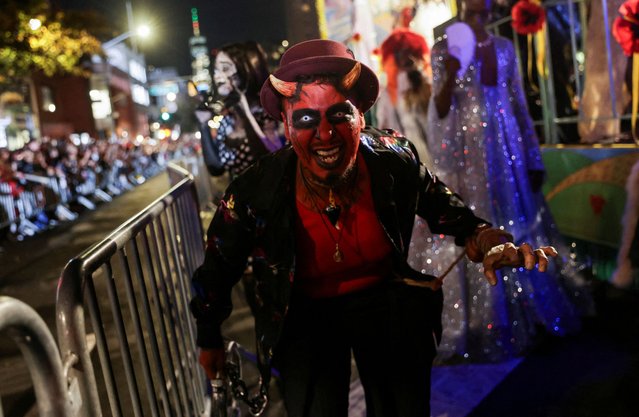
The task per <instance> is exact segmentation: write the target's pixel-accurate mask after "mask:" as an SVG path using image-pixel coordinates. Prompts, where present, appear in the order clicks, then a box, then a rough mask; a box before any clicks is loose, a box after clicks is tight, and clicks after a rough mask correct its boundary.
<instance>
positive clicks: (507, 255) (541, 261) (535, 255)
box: [483, 242, 557, 285]
mask: <svg viewBox="0 0 639 417" xmlns="http://www.w3.org/2000/svg"><path fill="white" fill-rule="evenodd" d="M548 256H551V257H553V258H554V257H555V256H557V250H556V249H555V248H553V247H552V246H541V247H539V248H537V249H533V247H532V246H531V245H530V244H528V243H522V244H521V245H519V246H515V245H514V244H513V243H510V242H508V243H503V244H501V245H497V246H495V247H493V248H492V249H491V250H490V251H488V253H487V254H486V256H484V261H483V264H484V275H485V276H486V279H488V282H489V283H490V285H496V284H497V274H496V273H495V270H496V269H499V268H502V267H504V266H512V267H520V266H523V267H524V268H526V269H528V270H532V269H534V268H535V265H537V269H538V270H539V271H540V272H545V271H546V269H547V268H548Z"/></svg>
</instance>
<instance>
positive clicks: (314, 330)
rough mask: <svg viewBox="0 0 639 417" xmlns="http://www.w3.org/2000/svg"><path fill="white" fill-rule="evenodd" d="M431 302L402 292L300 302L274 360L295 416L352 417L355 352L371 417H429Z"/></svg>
mask: <svg viewBox="0 0 639 417" xmlns="http://www.w3.org/2000/svg"><path fill="white" fill-rule="evenodd" d="M432 297H433V292H431V291H430V290H428V289H423V288H416V287H407V286H404V285H397V284H383V285H380V286H378V287H376V288H374V289H369V290H365V291H362V292H359V293H356V294H350V295H346V296H341V297H336V298H331V299H320V300H317V299H308V298H305V297H303V296H299V295H298V296H294V297H293V300H292V302H291V307H290V310H289V313H288V315H287V318H286V321H285V323H284V331H283V334H282V338H281V340H280V343H279V345H278V347H277V349H276V350H275V356H274V365H275V367H276V368H277V369H278V371H279V372H280V376H281V384H282V394H283V397H284V403H285V405H286V409H287V412H288V416H289V417H347V415H348V398H349V388H350V373H351V350H352V352H353V356H354V358H355V362H356V364H357V370H358V372H359V377H360V380H361V382H362V386H363V388H364V392H365V397H366V415H367V417H428V416H429V415H430V404H429V401H430V371H431V365H432V361H433V358H434V356H435V344H434V340H433V336H432V326H431V322H432V314H431V313H432Z"/></svg>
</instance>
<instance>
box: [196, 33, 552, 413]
mask: <svg viewBox="0 0 639 417" xmlns="http://www.w3.org/2000/svg"><path fill="white" fill-rule="evenodd" d="M378 91H379V85H378V80H377V77H376V76H375V74H374V73H373V72H372V71H371V70H370V69H369V68H368V67H366V66H364V65H362V64H361V63H360V62H358V61H357V60H355V58H354V57H353V54H352V52H351V51H350V50H348V49H347V48H346V47H345V46H344V45H343V44H341V43H338V42H334V41H330V40H310V41H306V42H302V43H299V44H297V45H294V46H293V47H291V48H290V49H289V50H288V51H287V52H286V53H285V54H284V55H283V56H282V59H281V62H280V67H279V68H278V69H277V70H276V71H275V73H274V74H272V75H271V76H270V77H269V79H268V80H267V81H266V82H265V83H264V85H263V87H262V90H261V102H262V105H263V106H264V109H265V110H266V112H268V113H269V114H270V115H271V116H273V117H274V118H276V119H279V120H282V122H283V124H284V132H285V135H286V138H287V139H288V141H289V143H290V145H289V146H285V147H284V148H283V149H281V150H280V151H278V152H275V153H272V154H269V155H267V156H265V157H263V158H261V159H260V160H259V161H258V162H256V163H255V164H253V165H252V166H251V167H250V168H248V169H247V170H246V171H244V172H243V173H242V174H241V175H239V176H238V177H237V178H236V179H235V180H234V181H233V182H232V183H231V184H230V186H229V187H228V189H227V190H226V192H225V195H224V199H223V204H221V206H220V208H219V209H218V210H217V212H216V213H215V216H214V218H213V220H212V222H211V224H210V226H209V229H208V233H207V234H208V243H207V249H206V253H205V260H204V262H203V264H202V265H201V266H200V267H199V268H198V269H197V270H196V272H195V273H194V275H193V279H192V283H193V288H194V293H195V296H194V298H193V299H192V301H191V311H192V313H193V315H194V316H195V318H196V321H197V327H198V339H197V344H198V346H199V347H200V356H199V360H200V364H201V365H202V366H203V368H204V370H205V371H206V373H207V375H208V376H209V378H216V377H218V372H223V371H224V360H225V359H224V358H225V353H224V349H223V338H222V335H221V332H220V325H221V323H222V321H224V320H225V319H226V318H227V317H228V316H229V314H230V312H231V309H232V305H231V303H230V292H231V288H232V287H233V286H234V285H235V283H237V281H238V280H239V278H240V277H241V275H242V272H243V271H244V267H245V265H246V262H247V258H248V257H249V255H251V256H252V257H253V274H254V285H255V287H254V288H253V289H252V291H251V293H252V295H253V296H254V297H255V299H254V300H253V303H252V306H253V314H254V317H255V330H256V340H257V347H256V351H257V357H258V365H259V368H260V371H261V373H262V383H263V386H262V389H261V392H262V393H265V392H266V390H267V388H265V387H268V382H269V380H270V377H271V367H274V368H276V369H277V370H278V372H279V375H280V378H279V382H280V383H281V385H280V388H281V390H282V394H283V399H284V404H285V407H286V410H287V413H288V415H289V416H290V417H298V416H327V417H346V416H347V414H348V397H349V385H350V372H351V352H352V354H353V356H354V358H355V362H356V364H357V368H358V373H359V377H360V379H361V382H362V385H363V387H364V391H365V398H366V408H367V415H369V416H373V415H374V416H386V417H391V416H392V417H396V416H415V417H417V416H420V417H423V416H428V415H429V409H430V405H429V399H430V393H429V392H430V370H431V364H432V360H433V358H434V355H435V340H438V339H439V336H440V335H441V321H440V315H441V309H442V292H441V289H440V287H441V281H439V280H438V279H436V278H435V277H432V276H427V275H423V274H421V273H420V272H417V271H415V270H412V269H411V268H409V267H408V264H407V263H406V257H407V251H408V243H409V242H410V238H411V236H410V235H411V229H412V226H413V221H414V217H415V214H418V215H419V216H421V217H423V218H424V219H426V220H427V221H428V224H429V226H430V227H431V228H432V230H433V231H435V232H437V233H442V234H448V235H452V236H454V237H455V239H456V241H457V243H458V244H459V245H460V246H465V247H466V250H467V255H468V256H469V257H470V258H471V259H473V260H475V261H477V262H483V266H484V271H485V275H486V278H487V279H488V281H489V282H491V283H495V280H496V278H495V277H496V276H495V269H496V268H500V267H502V266H522V267H525V268H527V269H534V268H535V267H536V266H535V265H536V264H537V265H538V268H539V269H540V270H543V269H545V268H546V267H547V265H548V256H554V254H555V252H554V249H553V248H552V247H542V248H538V249H534V248H533V247H531V246H530V245H528V244H522V245H520V246H519V247H517V246H514V245H513V244H512V243H511V241H512V237H511V236H510V235H509V234H508V233H506V232H504V231H502V230H498V229H493V228H491V227H490V225H488V224H486V222H485V221H484V220H482V219H481V218H479V217H476V216H475V215H474V214H473V213H472V211H471V210H470V209H469V208H468V207H466V206H465V205H464V203H463V202H462V201H461V199H460V198H459V196H458V195H456V194H455V193H454V192H453V191H451V190H449V189H448V188H447V187H446V185H445V184H443V183H441V182H440V181H439V180H438V179H437V177H435V176H433V175H432V174H431V173H430V172H429V171H428V169H426V167H424V166H423V165H421V164H420V162H419V158H418V156H417V155H416V153H415V148H414V146H413V145H412V144H411V143H410V141H408V140H407V139H406V138H404V137H402V136H400V135H398V134H396V133H395V132H393V131H382V130H378V129H375V128H373V127H365V122H364V113H365V112H366V111H367V110H368V109H370V108H371V106H372V105H373V104H374V102H375V100H376V99H377V95H378ZM249 304H251V302H249Z"/></svg>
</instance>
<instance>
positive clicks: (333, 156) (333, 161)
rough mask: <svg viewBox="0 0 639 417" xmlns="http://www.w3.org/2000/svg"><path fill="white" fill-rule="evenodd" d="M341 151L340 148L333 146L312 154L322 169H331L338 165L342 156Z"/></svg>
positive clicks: (317, 150)
mask: <svg viewBox="0 0 639 417" xmlns="http://www.w3.org/2000/svg"><path fill="white" fill-rule="evenodd" d="M341 151H342V147H341V146H335V147H332V148H327V149H316V150H315V151H314V153H315V157H316V158H317V161H318V163H319V165H321V166H324V167H333V166H335V165H338V164H339V162H340V160H341V156H342V152H341Z"/></svg>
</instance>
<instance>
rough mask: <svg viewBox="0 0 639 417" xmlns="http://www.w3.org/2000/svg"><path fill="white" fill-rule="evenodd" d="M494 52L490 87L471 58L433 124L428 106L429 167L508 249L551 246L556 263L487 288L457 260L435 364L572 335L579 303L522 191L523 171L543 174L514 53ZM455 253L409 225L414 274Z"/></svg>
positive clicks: (546, 223)
mask: <svg viewBox="0 0 639 417" xmlns="http://www.w3.org/2000/svg"><path fill="white" fill-rule="evenodd" d="M494 47H495V48H496V54H497V60H498V67H499V71H498V83H497V86H483V85H482V84H481V82H480V74H481V68H480V65H481V62H479V61H478V60H475V61H473V62H472V64H471V66H470V67H469V69H468V70H467V71H466V73H465V75H464V76H463V77H462V79H458V80H457V81H456V87H455V90H454V93H453V94H454V97H453V101H452V107H451V109H450V112H449V113H448V115H447V116H446V117H445V118H443V119H439V117H438V115H437V110H436V109H435V106H434V103H433V101H432V99H431V103H430V109H429V111H428V117H429V123H428V149H429V150H430V152H431V155H432V158H433V161H434V166H433V167H432V169H433V170H434V171H435V174H437V175H438V176H439V177H440V178H441V179H442V180H443V181H444V182H445V183H446V184H447V185H448V186H450V187H451V188H452V189H454V190H455V191H457V192H458V193H459V194H460V195H461V196H462V197H463V199H464V201H465V202H466V204H468V205H469V206H470V207H471V208H473V209H474V210H475V212H476V213H477V215H479V216H480V217H483V218H485V219H487V220H490V221H491V222H492V223H493V225H494V226H495V227H501V226H503V228H505V229H506V230H508V231H510V232H511V233H512V234H513V235H514V236H515V239H516V243H522V242H529V243H531V244H532V245H533V246H541V245H553V246H555V247H559V248H560V253H561V255H562V256H563V257H564V259H560V260H559V261H558V262H551V264H552V266H551V268H550V269H549V272H547V273H540V272H538V271H525V270H523V269H521V270H516V269H502V272H501V276H500V278H501V279H500V280H499V283H498V284H497V286H495V287H491V286H490V285H489V284H488V283H487V281H486V279H485V278H484V276H483V273H482V272H481V268H480V265H479V264H475V263H472V262H466V261H467V258H464V259H463V260H462V261H461V262H460V263H459V264H458V266H457V267H456V268H455V269H453V270H452V271H451V272H450V274H449V275H448V276H447V277H446V278H445V280H444V287H443V290H444V297H445V298H444V316H443V320H444V336H443V340H442V343H441V345H440V348H439V358H440V359H444V360H445V359H447V358H450V357H451V356H453V355H458V356H459V357H460V358H464V359H467V360H470V361H498V360H502V359H506V358H510V357H513V356H516V355H518V354H521V353H522V352H524V351H525V350H526V349H527V348H528V347H530V346H531V344H532V343H533V342H534V335H535V334H536V332H537V326H543V327H545V328H546V329H547V330H548V331H550V332H552V333H554V334H557V335H563V334H566V333H568V332H572V331H575V330H577V329H578V328H579V325H580V309H579V308H577V307H576V306H577V305H578V304H584V305H586V304H588V301H587V299H588V294H587V290H586V289H585V288H584V283H583V279H582V278H581V277H580V275H579V273H578V272H577V268H576V267H575V265H574V262H571V260H570V258H569V251H568V250H567V249H566V248H565V245H563V244H562V243H561V241H560V240H559V238H558V232H557V230H556V226H555V224H554V221H553V219H552V217H551V214H550V212H549V211H548V208H547V206H546V204H545V202H544V199H543V195H542V193H533V192H532V191H530V184H529V180H528V170H543V169H544V168H543V163H542V160H541V154H540V150H539V146H538V143H537V138H536V135H535V132H534V130H533V125H532V120H531V118H530V116H529V114H528V110H527V107H526V99H525V96H524V93H523V90H522V87H521V81H520V76H519V73H518V67H517V62H516V56H515V53H514V48H513V46H512V43H511V42H510V41H509V40H507V39H505V38H500V37H495V38H494ZM445 50H446V43H445V41H444V42H440V43H438V44H436V45H435V46H434V47H433V50H432V66H433V91H434V92H436V91H439V89H440V86H441V83H442V81H443V80H442V75H443V74H444V72H443V71H444V69H443V64H442V53H444V52H445ZM462 250H463V248H460V247H456V246H455V245H454V242H453V241H452V239H450V238H445V237H440V236H432V235H430V232H429V230H428V226H427V225H426V223H425V222H423V221H422V220H421V219H418V220H417V221H416V223H415V226H414V232H413V241H412V243H411V251H410V256H409V262H410V263H411V264H412V266H413V267H415V268H416V269H419V270H423V271H424V272H425V273H430V274H433V275H436V276H440V275H441V274H442V272H443V271H444V270H446V268H447V267H448V266H449V265H450V264H451V263H453V261H454V259H455V258H456V257H457V256H458V255H459V254H460V253H461V251H462ZM575 301H576V303H575ZM583 308H585V307H583Z"/></svg>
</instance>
